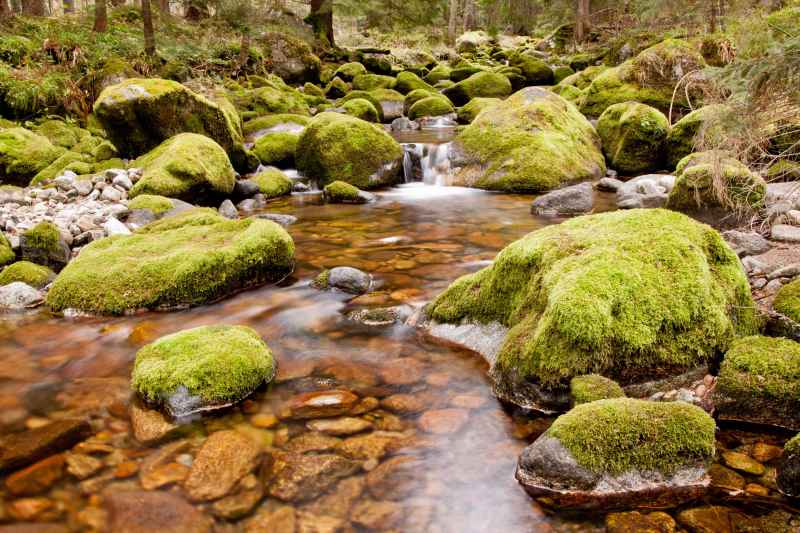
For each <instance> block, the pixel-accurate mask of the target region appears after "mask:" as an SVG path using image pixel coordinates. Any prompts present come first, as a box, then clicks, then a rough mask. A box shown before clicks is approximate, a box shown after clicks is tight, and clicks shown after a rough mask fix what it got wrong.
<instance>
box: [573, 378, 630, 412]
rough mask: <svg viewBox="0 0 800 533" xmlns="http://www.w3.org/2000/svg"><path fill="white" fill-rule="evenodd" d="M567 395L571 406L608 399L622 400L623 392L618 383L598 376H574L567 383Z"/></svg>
mask: <svg viewBox="0 0 800 533" xmlns="http://www.w3.org/2000/svg"><path fill="white" fill-rule="evenodd" d="M569 395H570V398H571V399H572V405H580V404H582V403H589V402H596V401H597V400H608V399H610V398H624V397H625V391H624V390H622V387H620V386H619V383H617V382H616V381H614V380H613V379H608V378H606V377H603V376H601V375H599V374H587V375H585V376H576V377H574V378H572V380H571V381H570V382H569Z"/></svg>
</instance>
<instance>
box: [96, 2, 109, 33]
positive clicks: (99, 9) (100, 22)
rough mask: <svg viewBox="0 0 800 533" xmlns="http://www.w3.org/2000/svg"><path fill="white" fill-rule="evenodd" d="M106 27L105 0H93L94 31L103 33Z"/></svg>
mask: <svg viewBox="0 0 800 533" xmlns="http://www.w3.org/2000/svg"><path fill="white" fill-rule="evenodd" d="M107 29H108V12H107V9H106V0H94V31H95V32H97V33H104V32H105V31H106V30H107Z"/></svg>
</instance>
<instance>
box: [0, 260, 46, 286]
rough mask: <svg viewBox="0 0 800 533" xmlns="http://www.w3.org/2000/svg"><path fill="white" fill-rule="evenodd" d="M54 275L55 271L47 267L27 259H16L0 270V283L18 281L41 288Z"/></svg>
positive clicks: (5, 283)
mask: <svg viewBox="0 0 800 533" xmlns="http://www.w3.org/2000/svg"><path fill="white" fill-rule="evenodd" d="M55 277H56V275H55V272H53V271H52V270H50V269H49V268H47V267H44V266H41V265H37V264H34V263H31V262H29V261H17V262H16V263H12V264H10V265H8V266H7V267H5V268H4V269H3V270H2V271H0V285H8V284H9V283H14V282H16V281H20V282H22V283H25V284H27V285H30V286H31V287H34V288H36V289H41V288H42V287H44V286H45V285H47V284H48V283H50V281H51V280H52V279H53V278H55Z"/></svg>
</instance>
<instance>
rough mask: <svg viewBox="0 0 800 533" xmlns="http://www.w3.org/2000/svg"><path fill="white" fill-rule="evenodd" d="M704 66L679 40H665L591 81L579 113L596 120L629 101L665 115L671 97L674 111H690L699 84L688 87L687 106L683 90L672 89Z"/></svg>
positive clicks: (700, 85) (698, 95) (695, 51)
mask: <svg viewBox="0 0 800 533" xmlns="http://www.w3.org/2000/svg"><path fill="white" fill-rule="evenodd" d="M705 66H706V65H705V60H704V59H703V56H702V55H700V52H698V51H697V50H695V49H694V47H692V45H691V44H689V43H688V42H686V41H682V40H679V39H667V40H666V41H663V42H660V43H658V44H656V45H655V46H651V47H650V48H648V49H646V50H644V51H643V52H641V53H640V54H639V55H637V56H636V57H634V58H633V59H630V60H628V61H626V62H625V63H623V64H622V65H620V66H618V67H614V68H611V69H608V70H605V71H603V72H602V73H600V74H599V75H598V76H597V77H596V78H594V80H593V81H592V83H591V85H589V87H588V88H587V89H586V91H584V94H583V97H582V102H581V112H582V113H583V114H585V115H587V116H594V117H598V116H600V115H601V114H602V113H603V111H605V110H606V109H608V108H609V107H610V106H612V105H614V104H619V103H622V102H630V101H632V102H639V103H642V104H647V105H649V106H652V107H655V108H656V109H658V110H660V111H662V112H663V113H667V112H669V110H670V107H671V106H672V105H673V96H675V101H674V106H675V107H676V108H677V109H691V107H692V106H696V104H697V103H698V102H697V99H698V98H699V97H700V93H701V89H702V83H700V82H699V81H698V80H693V83H691V84H689V86H688V92H689V96H690V97H692V102H691V103H690V102H688V101H687V100H686V92H687V91H686V90H684V89H685V87H684V86H683V85H682V86H681V88H680V90H678V91H675V87H676V85H677V84H678V83H680V82H683V83H686V80H685V79H684V77H685V76H686V75H687V74H689V73H690V72H696V71H700V70H702V69H703V68H704V67H705ZM697 76H700V74H697ZM690 104H691V105H690Z"/></svg>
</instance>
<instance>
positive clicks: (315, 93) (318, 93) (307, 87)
mask: <svg viewBox="0 0 800 533" xmlns="http://www.w3.org/2000/svg"><path fill="white" fill-rule="evenodd" d="M303 94H305V95H306V96H309V97H311V98H313V99H314V100H315V101H317V100H318V101H320V103H322V101H324V100H325V90H324V89H322V88H321V87H319V86H318V85H314V84H313V83H309V82H306V83H305V84H304V85H303Z"/></svg>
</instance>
